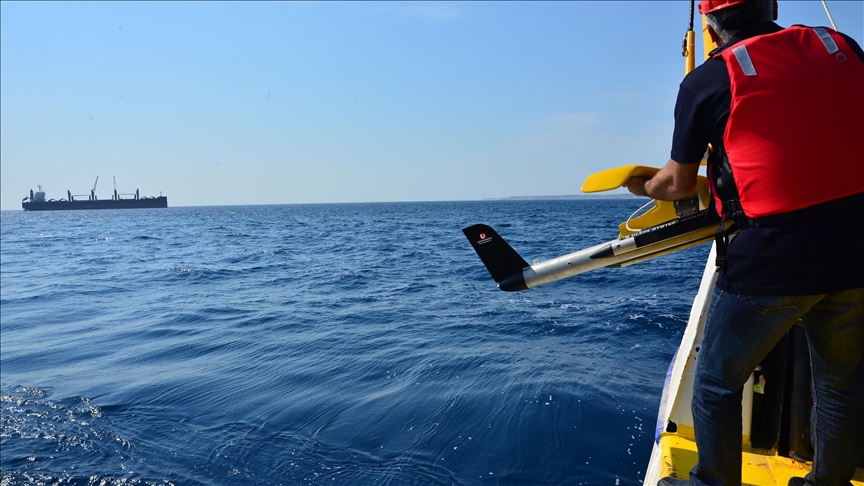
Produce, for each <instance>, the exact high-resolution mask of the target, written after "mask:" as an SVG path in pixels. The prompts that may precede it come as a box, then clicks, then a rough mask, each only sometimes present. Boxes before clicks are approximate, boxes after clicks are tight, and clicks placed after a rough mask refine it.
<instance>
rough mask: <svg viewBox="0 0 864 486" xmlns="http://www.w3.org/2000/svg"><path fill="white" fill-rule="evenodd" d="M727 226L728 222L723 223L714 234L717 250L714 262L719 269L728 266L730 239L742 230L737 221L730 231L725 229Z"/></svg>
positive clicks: (730, 227)
mask: <svg viewBox="0 0 864 486" xmlns="http://www.w3.org/2000/svg"><path fill="white" fill-rule="evenodd" d="M725 226H726V220H723V221H721V222H720V226H719V227H718V228H717V232H716V233H714V243H715V248H716V250H717V258H716V259H715V260H714V264H715V265H717V268H718V269H719V268H720V267H722V266H723V265H725V264H726V249H727V248H728V247H729V237H730V236H731V235H732V234H733V233H736V232H737V231H738V230H739V229H740V226H739V225H738V222H737V221H735V222H733V223H732V224H731V225H729V228H728V229H725Z"/></svg>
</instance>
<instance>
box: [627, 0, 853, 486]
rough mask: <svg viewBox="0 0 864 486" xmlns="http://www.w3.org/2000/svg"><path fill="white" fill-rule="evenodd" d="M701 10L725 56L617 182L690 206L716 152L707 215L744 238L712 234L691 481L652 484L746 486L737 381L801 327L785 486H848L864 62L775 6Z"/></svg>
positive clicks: (733, 4)
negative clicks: (652, 154) (795, 455)
mask: <svg viewBox="0 0 864 486" xmlns="http://www.w3.org/2000/svg"><path fill="white" fill-rule="evenodd" d="M699 11H700V13H703V14H706V18H707V22H708V25H709V27H708V31H709V33H710V35H711V38H712V39H713V40H714V42H715V43H716V44H717V45H719V46H720V47H719V48H718V49H717V50H715V51H714V52H713V53H712V57H711V59H709V60H707V61H706V62H705V63H704V64H702V65H701V66H699V67H698V68H696V69H695V70H694V71H693V72H691V73H690V74H689V75H688V76H687V77H686V78H685V79H684V81H683V82H682V83H681V87H680V90H679V93H678V100H677V103H676V107H675V130H674V133H673V141H672V157H671V160H670V161H669V163H668V164H667V165H666V167H664V168H663V169H662V170H661V171H660V172H658V173H657V174H656V175H655V176H654V177H652V178H651V179H645V178H641V177H633V178H631V179H629V180H628V181H627V182H626V183H625V186H626V187H627V188H628V189H629V190H630V192H632V193H633V194H636V195H637V196H647V197H651V198H655V199H663V200H676V199H680V198H682V197H684V196H686V195H687V194H688V193H690V192H691V191H692V190H693V188H694V187H695V184H696V176H697V172H698V171H699V162H700V160H701V159H702V157H703V155H704V153H705V150H706V147H708V144H709V143H710V144H711V152H710V155H709V157H708V179H709V182H710V184H711V186H712V192H713V193H714V196H715V204H716V206H717V210H718V212H719V213H720V214H721V215H722V216H724V219H725V220H726V223H725V225H726V226H725V228H726V229H728V228H729V227H730V225H732V224H736V225H739V226H740V228H741V230H740V232H739V233H738V234H737V235H735V236H734V238H732V239H731V240H730V239H729V238H727V237H726V235H722V234H720V235H718V255H720V257H721V258H718V264H719V275H718V279H717V287H716V289H715V291H714V294H713V297H712V303H711V308H710V311H709V314H708V320H707V324H706V328H705V335H704V340H703V344H702V347H701V349H700V352H699V357H698V359H699V362H698V364H697V369H696V377H695V383H694V391H693V403H692V410H693V420H694V425H695V434H696V445H697V447H698V450H699V460H698V464H697V465H696V467H695V468H694V469H693V470H692V471H691V472H690V481H685V480H680V479H673V478H664V479H662V480H661V481H660V484H661V485H664V484H670V485H674V484H691V483H692V484H695V485H740V484H741V479H742V478H741V394H742V389H743V385H744V383H745V382H746V380H747V379H748V377H749V376H750V374H751V373H752V372H753V370H754V368H755V367H756V365H757V364H758V363H759V362H760V361H761V360H762V358H764V357H765V356H766V355H767V353H768V352H769V351H770V350H771V349H772V348H773V347H774V345H775V344H776V343H777V342H778V341H779V340H780V338H781V337H782V336H783V335H784V334H785V333H786V332H787V331H788V330H789V329H790V328H791V327H792V326H793V325H794V324H795V323H796V322H797V321H798V320H799V319H803V322H804V327H805V330H806V332H807V336H808V341H809V344H810V352H811V358H812V371H813V388H812V394H813V402H814V408H813V411H812V414H811V422H812V424H811V440H812V443H813V446H814V450H815V457H814V459H813V468H812V471H811V472H810V473H809V474H808V475H807V476H806V478H805V479H801V478H793V480H792V481H790V484H796V485H797V484H805V481H806V484H809V485H820V486H829V485H830V486H833V485H844V486H846V485H849V484H850V480H851V478H852V476H853V474H854V471H855V466H856V464H857V463H858V460H859V458H860V457H861V456H862V453H864V251H862V248H864V52H862V51H861V48H860V47H859V46H858V45H857V44H856V43H855V42H854V41H853V40H852V39H850V38H849V37H847V36H844V35H843V34H839V33H837V32H835V31H833V30H831V29H827V28H815V29H814V28H810V27H803V26H794V27H790V28H787V29H784V28H781V27H780V26H778V25H777V24H775V23H774V22H773V20H776V19H777V2H776V0H775V1H762V0H702V1H701V2H700V4H699ZM727 243H728V244H727ZM724 255H725V260H724V259H723V257H724Z"/></svg>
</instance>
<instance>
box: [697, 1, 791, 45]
mask: <svg viewBox="0 0 864 486" xmlns="http://www.w3.org/2000/svg"><path fill="white" fill-rule="evenodd" d="M705 20H706V22H708V25H710V26H711V28H712V29H714V32H717V35H719V36H720V38H721V39H723V42H729V39H731V38H732V36H733V35H735V33H736V32H738V31H739V30H741V29H743V28H744V27H747V26H749V25H753V24H758V23H759V22H766V21H769V22H770V21H772V20H774V2H773V0H749V1H747V2H744V3H739V4H738V5H733V6H731V7H727V8H724V9H721V10H716V11H714V12H711V13H708V14H705Z"/></svg>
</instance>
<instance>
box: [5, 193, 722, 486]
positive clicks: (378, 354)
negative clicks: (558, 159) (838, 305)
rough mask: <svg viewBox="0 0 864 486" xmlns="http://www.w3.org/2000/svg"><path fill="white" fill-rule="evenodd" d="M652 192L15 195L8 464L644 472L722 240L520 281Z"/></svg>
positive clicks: (185, 472)
mask: <svg viewBox="0 0 864 486" xmlns="http://www.w3.org/2000/svg"><path fill="white" fill-rule="evenodd" d="M643 202H644V201H642V200H639V199H637V198H622V199H570V200H501V201H467V202H419V203H407V202H406V203H368V204H366V203H364V204H310V205H272V206H267V205H258V206H212V207H172V208H168V209H134V210H118V211H112V210H106V211H57V212H25V211H2V213H0V218H2V219H0V223H2V224H0V229H2V235H0V263H2V264H0V392H2V393H0V395H2V399H0V405H2V410H0V484H2V486H12V485H100V486H101V485H177V486H180V485H184V486H185V485H190V486H192V485H359V486H362V485H370V486H371V485H376V486H378V485H393V486H400V485H422V486H425V485H609V486H618V485H637V484H641V481H642V480H643V478H644V473H645V470H646V467H647V464H648V459H649V456H650V453H651V449H652V445H653V442H654V430H655V423H656V417H657V408H658V405H659V403H660V396H661V392H662V388H663V383H664V379H665V375H666V371H667V369H668V366H669V363H670V360H671V359H672V356H673V354H674V353H675V350H676V349H677V347H678V344H679V342H680V339H681V336H682V334H683V331H684V328H685V325H686V321H687V316H688V313H689V309H690V306H691V303H692V300H693V298H694V296H695V294H696V291H697V287H698V284H699V280H700V277H701V273H702V269H703V268H704V265H705V261H706V258H707V255H708V251H709V247H708V245H702V246H699V247H695V248H691V249H688V250H683V251H680V252H677V253H674V254H671V255H666V256H663V257H660V258H657V259H654V260H650V261H647V262H642V263H639V264H636V265H632V266H628V267H624V268H603V269H599V270H595V271H592V272H589V273H586V274H583V275H579V276H576V277H572V278H569V279H566V280H562V281H559V282H555V283H552V284H548V285H545V286H542V287H538V288H535V289H531V290H528V291H524V292H518V293H507V292H502V291H499V290H498V289H497V287H496V285H495V283H494V281H493V280H492V279H491V277H490V276H489V274H488V272H487V271H486V269H485V268H484V266H483V265H482V263H481V262H480V260H479V259H478V257H477V256H476V254H475V253H474V251H473V250H472V248H471V246H470V244H469V242H468V241H467V239H466V238H465V236H464V235H463V233H462V231H461V230H462V228H464V227H467V226H470V225H472V224H475V223H485V224H488V225H490V226H492V227H494V228H495V229H496V230H497V231H498V233H499V234H501V235H502V236H503V237H504V238H506V239H507V241H508V242H509V243H510V244H511V245H512V246H513V247H514V248H515V249H516V250H517V251H518V252H519V253H520V254H521V255H522V256H523V257H524V258H525V259H526V260H527V261H529V262H530V261H533V260H535V259H538V260H546V259H551V258H554V257H557V256H560V255H563V254H566V253H570V252H573V251H577V250H580V249H583V248H587V247H589V246H594V245H597V244H599V243H602V242H605V241H608V240H611V239H614V238H616V237H617V234H618V224H619V223H621V222H622V221H623V220H625V219H626V218H627V217H628V216H629V215H630V214H631V213H633V212H634V211H636V210H637V209H638V208H639V206H641V204H642V203H643Z"/></svg>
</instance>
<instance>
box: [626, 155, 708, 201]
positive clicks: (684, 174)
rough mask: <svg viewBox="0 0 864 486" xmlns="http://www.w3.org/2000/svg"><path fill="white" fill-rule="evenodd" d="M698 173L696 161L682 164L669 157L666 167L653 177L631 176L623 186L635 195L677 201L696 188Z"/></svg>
mask: <svg viewBox="0 0 864 486" xmlns="http://www.w3.org/2000/svg"><path fill="white" fill-rule="evenodd" d="M698 174H699V164H698V163H695V164H682V163H680V162H676V161H675V160H672V159H669V163H667V164H666V167H663V168H662V169H660V172H658V173H656V174H654V177H652V178H650V179H647V178H645V177H631V178H629V179H627V181H626V182H624V186H625V187H626V188H627V190H628V191H630V192H632V193H633V194H635V195H637V196H645V197H651V198H654V199H661V200H663V201H677V200H679V199H683V198H685V197H687V196H689V195H690V194H691V193H692V192H693V190H694V189H696V176H697V175H698Z"/></svg>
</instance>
